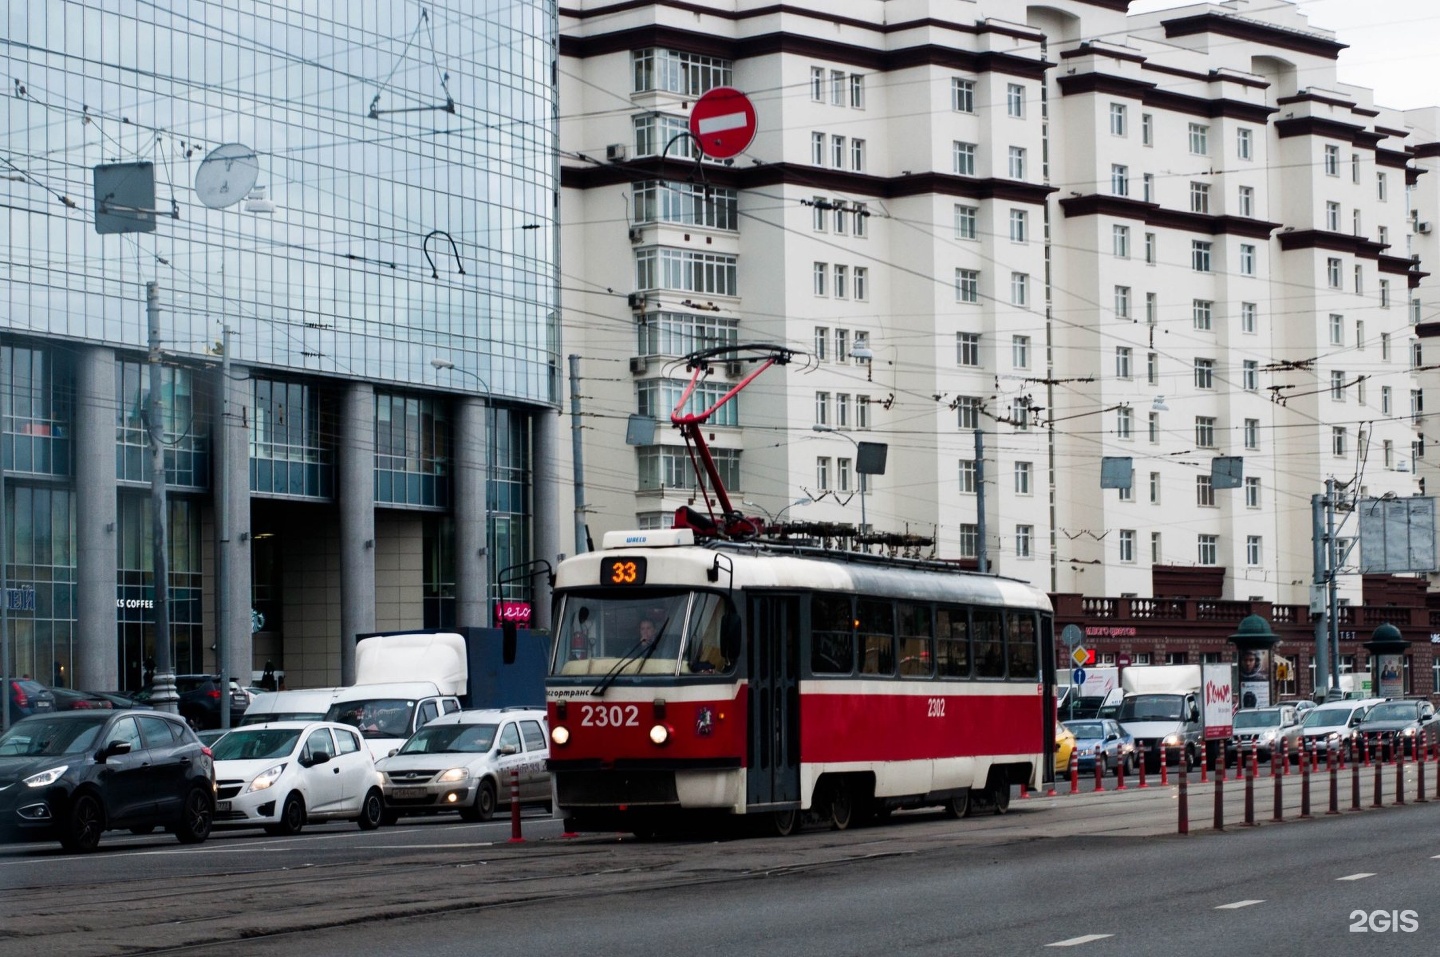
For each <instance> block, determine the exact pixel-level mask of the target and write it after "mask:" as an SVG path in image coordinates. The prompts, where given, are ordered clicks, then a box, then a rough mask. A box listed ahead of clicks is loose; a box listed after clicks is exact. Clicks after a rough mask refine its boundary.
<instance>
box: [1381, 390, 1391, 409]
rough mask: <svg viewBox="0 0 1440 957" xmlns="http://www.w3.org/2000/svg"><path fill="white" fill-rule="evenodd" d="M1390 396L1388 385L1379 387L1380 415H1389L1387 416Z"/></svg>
mask: <svg viewBox="0 0 1440 957" xmlns="http://www.w3.org/2000/svg"><path fill="white" fill-rule="evenodd" d="M1391 394H1392V393H1391V391H1390V387H1389V386H1388V385H1382V386H1381V387H1380V414H1381V415H1389V414H1390V405H1391V402H1390V396H1391Z"/></svg>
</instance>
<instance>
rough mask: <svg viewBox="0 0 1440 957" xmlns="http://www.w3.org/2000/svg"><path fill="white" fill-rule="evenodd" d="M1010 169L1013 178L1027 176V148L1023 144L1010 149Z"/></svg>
mask: <svg viewBox="0 0 1440 957" xmlns="http://www.w3.org/2000/svg"><path fill="white" fill-rule="evenodd" d="M1008 155H1009V167H1008V168H1009V170H1010V178H1011V179H1024V178H1025V148H1024V147H1023V146H1012V147H1010V150H1009V154H1008Z"/></svg>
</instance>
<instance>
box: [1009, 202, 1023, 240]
mask: <svg viewBox="0 0 1440 957" xmlns="http://www.w3.org/2000/svg"><path fill="white" fill-rule="evenodd" d="M1025 226H1026V215H1025V210H1023V209H1012V210H1010V241H1011V242H1012V243H1023V242H1025Z"/></svg>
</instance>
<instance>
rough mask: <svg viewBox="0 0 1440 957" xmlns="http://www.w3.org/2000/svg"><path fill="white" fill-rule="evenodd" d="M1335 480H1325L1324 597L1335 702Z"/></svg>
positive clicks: (1337, 645) (1337, 675)
mask: <svg viewBox="0 0 1440 957" xmlns="http://www.w3.org/2000/svg"><path fill="white" fill-rule="evenodd" d="M1335 505H1336V502H1335V479H1333V478H1328V479H1326V480H1325V548H1326V554H1327V555H1328V558H1329V565H1330V578H1329V581H1328V585H1329V591H1328V592H1327V593H1326V596H1325V609H1326V615H1325V617H1326V622H1327V624H1328V626H1329V629H1330V661H1331V668H1330V693H1329V695H1328V699H1329V700H1331V701H1335V700H1337V699H1338V698H1339V697H1340V695H1341V692H1340V622H1339V621H1338V614H1339V607H1338V606H1339V594H1338V593H1339V584H1340V583H1339V580H1338V579H1339V577H1340V543H1339V542H1337V541H1336V540H1335Z"/></svg>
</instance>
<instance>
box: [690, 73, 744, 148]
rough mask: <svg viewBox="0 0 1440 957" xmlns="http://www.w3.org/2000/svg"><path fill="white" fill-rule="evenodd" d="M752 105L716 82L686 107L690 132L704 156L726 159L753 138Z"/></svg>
mask: <svg viewBox="0 0 1440 957" xmlns="http://www.w3.org/2000/svg"><path fill="white" fill-rule="evenodd" d="M755 126H756V123H755V105H754V104H753V103H751V102H750V97H748V96H746V95H745V94H744V93H741V92H740V91H739V90H737V89H735V88H733V87H729V86H717V87H715V89H713V90H710V91H709V92H707V93H706V94H705V95H703V96H701V97H700V99H698V100H696V101H695V106H694V108H693V109H691V110H690V135H691V136H693V137H695V141H696V142H697V143H699V144H700V149H701V151H702V152H704V154H705V155H706V156H709V157H712V158H714V159H729V158H730V157H732V156H735V155H737V154H739V153H742V152H744V151H745V148H746V147H747V146H749V145H750V141H751V140H753V139H754V138H755Z"/></svg>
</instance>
